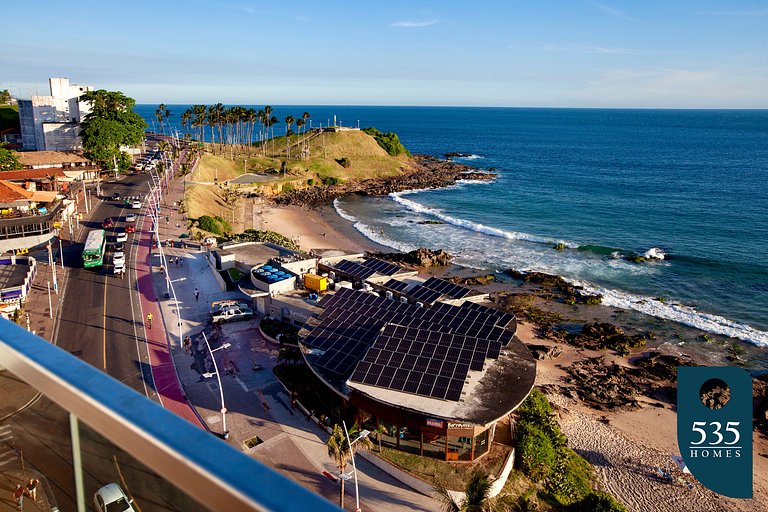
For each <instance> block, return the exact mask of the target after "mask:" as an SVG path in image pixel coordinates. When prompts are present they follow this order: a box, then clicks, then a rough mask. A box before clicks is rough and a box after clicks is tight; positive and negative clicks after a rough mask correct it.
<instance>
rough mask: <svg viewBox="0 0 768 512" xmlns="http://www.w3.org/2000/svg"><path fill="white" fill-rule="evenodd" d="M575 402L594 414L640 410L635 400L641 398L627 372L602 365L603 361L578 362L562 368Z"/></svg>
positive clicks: (635, 380) (636, 381)
mask: <svg viewBox="0 0 768 512" xmlns="http://www.w3.org/2000/svg"><path fill="white" fill-rule="evenodd" d="M565 370H566V371H567V372H568V374H569V375H570V377H571V379H572V380H571V383H572V384H574V385H575V386H574V387H575V389H576V393H577V394H578V396H579V398H580V399H581V400H582V401H583V402H584V403H586V404H587V405H589V406H590V407H593V408H595V409H598V410H610V409H624V410H630V411H631V410H636V409H639V408H640V404H639V403H638V401H637V399H636V397H637V396H638V395H640V394H641V392H642V387H641V383H640V380H639V379H638V378H637V376H636V375H634V373H633V372H632V370H631V369H627V368H624V367H623V366H618V365H608V366H606V365H604V364H603V358H602V357H598V358H590V359H585V360H584V361H578V362H576V363H574V364H572V365H570V366H569V367H567V368H565Z"/></svg>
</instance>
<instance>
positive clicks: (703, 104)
mask: <svg viewBox="0 0 768 512" xmlns="http://www.w3.org/2000/svg"><path fill="white" fill-rule="evenodd" d="M127 5H130V7H127ZM4 17H5V18H6V22H5V23H4V26H3V30H2V33H1V34H0V46H1V47H2V48H3V51H2V52H1V53H0V89H5V88H10V89H11V91H12V93H14V94H19V95H20V96H22V97H25V96H29V95H30V94H34V93H35V90H37V91H38V92H39V93H40V94H48V92H47V78H48V77H50V76H66V77H69V78H70V80H72V81H73V82H75V83H81V84H89V85H94V86H96V87H97V88H105V89H110V90H120V91H122V92H124V93H126V94H127V95H129V96H131V97H133V98H136V100H137V101H138V102H139V103H158V102H161V101H162V102H165V103H213V102H218V101H221V102H223V103H226V104H235V103H241V104H304V105H312V104H330V105H333V104H336V105H478V106H544V107H650V108H768V92H767V91H768V35H767V34H768V30H766V28H767V27H768V2H764V1H738V0H732V1H717V2H715V1H706V0H702V1H686V0H675V1H669V0H664V1H657V0H643V1H641V0H636V1H623V2H618V1H608V0H601V1H592V0H562V1H554V0H553V1H547V0H540V1H539V0H537V1H533V0H530V1H515V0H506V1H470V0H466V1H451V0H443V1H419V2H416V1H400V0H389V1H385V2H381V1H379V2H373V1H368V0H356V1H349V2H341V1H330V0H329V1H293V2H275V1H272V0H270V1H238V0H230V1H224V2H214V1H206V0H185V1H183V2H177V1H155V2H145V1H133V2H131V3H130V4H127V3H125V2H118V1H113V0H103V1H100V2H92V1H87V0H85V1H81V2H77V3H75V4H72V3H66V2H55V1H48V0H37V1H35V2H18V1H17V2H13V3H4ZM10 20H15V23H13V24H11V23H9V21H10Z"/></svg>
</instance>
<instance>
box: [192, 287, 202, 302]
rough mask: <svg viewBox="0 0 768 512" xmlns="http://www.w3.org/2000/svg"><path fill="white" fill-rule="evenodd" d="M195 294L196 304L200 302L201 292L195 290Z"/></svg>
mask: <svg viewBox="0 0 768 512" xmlns="http://www.w3.org/2000/svg"><path fill="white" fill-rule="evenodd" d="M193 293H194V294H195V302H197V301H198V300H200V290H198V289H197V288H195V291H194V292H193Z"/></svg>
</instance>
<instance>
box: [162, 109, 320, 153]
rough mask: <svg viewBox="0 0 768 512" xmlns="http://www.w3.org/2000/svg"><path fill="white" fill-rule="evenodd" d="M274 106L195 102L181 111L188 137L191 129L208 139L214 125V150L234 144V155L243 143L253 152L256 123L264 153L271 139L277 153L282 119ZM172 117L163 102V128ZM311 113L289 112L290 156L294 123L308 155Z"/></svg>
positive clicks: (232, 150)
mask: <svg viewBox="0 0 768 512" xmlns="http://www.w3.org/2000/svg"><path fill="white" fill-rule="evenodd" d="M273 112H274V109H273V108H272V107H271V106H269V105H267V106H265V107H264V108H263V109H261V110H258V111H257V110H256V109H254V108H245V107H243V106H240V105H234V106H231V107H225V106H224V104H222V103H216V104H215V105H208V106H206V105H193V106H192V107H190V108H188V109H187V110H185V111H184V112H183V113H182V114H181V124H182V127H183V128H184V134H185V137H187V136H188V135H189V129H190V127H191V128H192V130H193V131H195V130H196V131H197V139H198V140H199V141H203V140H205V136H206V127H208V128H210V131H211V132H210V137H211V139H210V144H211V149H212V150H215V149H216V147H217V146H218V151H219V153H220V154H221V153H223V152H224V145H225V144H226V145H230V146H231V147H230V155H233V154H234V147H232V146H240V147H241V148H242V149H246V148H247V149H248V153H249V154H250V152H251V146H252V145H253V143H254V135H256V134H255V131H256V124H257V123H258V126H259V131H258V142H259V149H260V152H261V154H266V151H265V150H266V147H267V143H268V142H269V140H270V139H271V140H272V154H273V155H274V154H275V146H274V139H275V130H274V126H275V125H276V124H278V123H279V122H280V120H279V119H278V118H277V117H276V116H274V115H273ZM170 116H171V111H170V109H168V108H167V107H166V106H165V105H164V104H160V105H158V107H157V110H155V118H156V119H157V121H158V123H159V124H160V126H161V131H162V130H163V126H164V123H165V121H167V120H168V118H169V117H170ZM310 117H311V116H310V114H309V112H304V113H303V114H302V115H301V117H294V116H292V115H288V116H286V117H285V118H284V120H285V136H286V141H285V144H286V146H285V152H286V158H290V156H291V145H290V139H289V134H290V132H291V128H292V127H293V125H294V123H295V124H296V129H297V134H298V135H299V141H300V145H301V153H302V154H305V151H306V149H305V147H306V137H304V138H302V135H303V134H305V133H306V126H307V119H309V118H310Z"/></svg>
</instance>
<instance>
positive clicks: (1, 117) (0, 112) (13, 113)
mask: <svg viewBox="0 0 768 512" xmlns="http://www.w3.org/2000/svg"><path fill="white" fill-rule="evenodd" d="M11 126H19V107H17V106H16V105H0V130H4V129H6V128H9V127H11Z"/></svg>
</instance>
